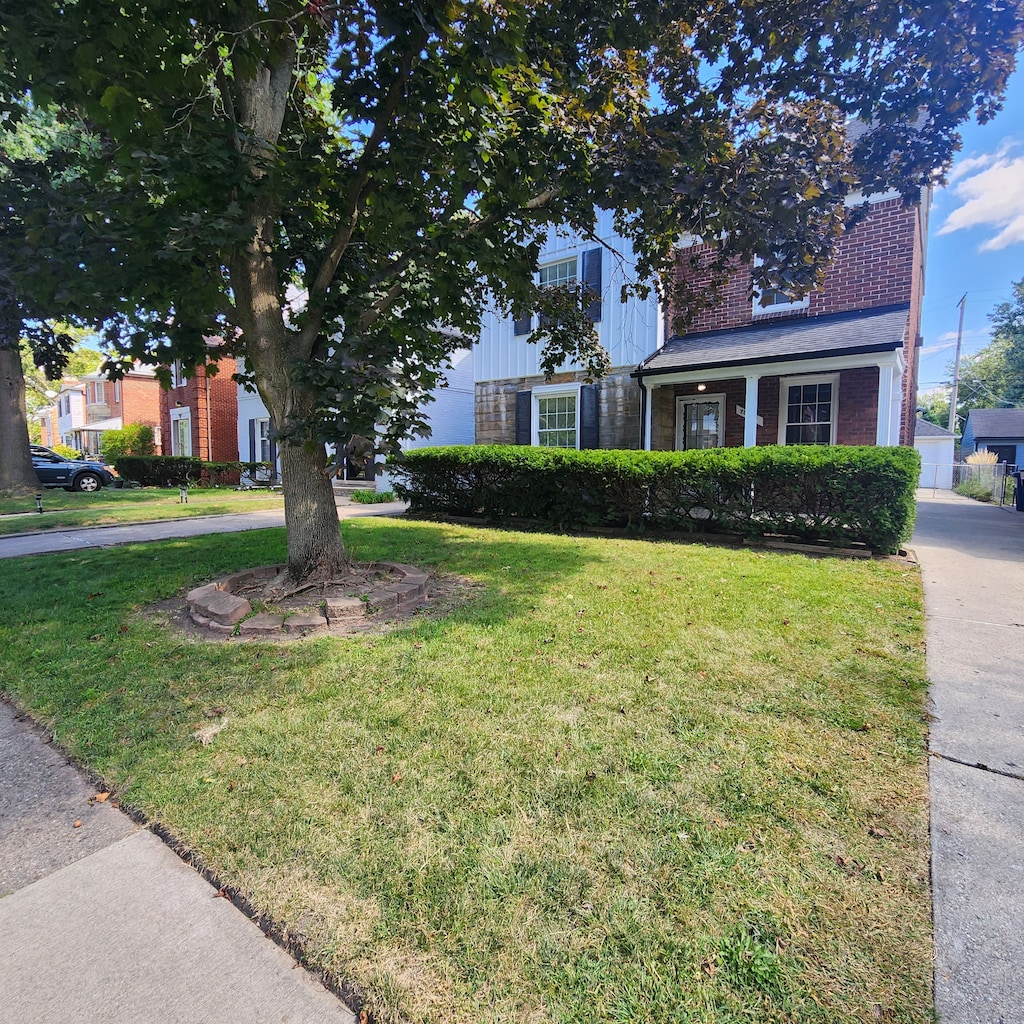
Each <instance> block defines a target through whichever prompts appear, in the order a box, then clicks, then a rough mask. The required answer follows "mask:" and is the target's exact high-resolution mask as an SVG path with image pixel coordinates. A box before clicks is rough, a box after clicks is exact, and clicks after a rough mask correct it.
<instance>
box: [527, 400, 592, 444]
mask: <svg viewBox="0 0 1024 1024" xmlns="http://www.w3.org/2000/svg"><path fill="white" fill-rule="evenodd" d="M570 396H572V397H573V398H575V400H576V423H575V425H574V430H575V433H576V444H574V445H573V446H572V447H573V448H575V449H576V450H577V451H578V450H579V447H580V385H579V384H541V385H539V386H538V387H535V388H534V389H533V395H532V404H533V408H532V409H531V416H530V435H531V436H530V444H532V445H534V446H535V447H538V448H539V447H542V446H541V443H540V403H541V401H542V400H543V399H546V398H568V397H570ZM543 447H545V448H549V447H554V446H553V445H543ZM558 447H561V445H559V446H558ZM565 450H566V451H570V450H571V449H570V448H568V446H567V447H566V449H565Z"/></svg>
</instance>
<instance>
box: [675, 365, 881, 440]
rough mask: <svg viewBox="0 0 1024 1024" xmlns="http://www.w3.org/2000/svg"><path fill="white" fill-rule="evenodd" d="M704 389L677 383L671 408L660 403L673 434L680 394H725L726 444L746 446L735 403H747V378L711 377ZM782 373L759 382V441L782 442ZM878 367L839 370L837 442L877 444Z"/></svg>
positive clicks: (692, 395)
mask: <svg viewBox="0 0 1024 1024" xmlns="http://www.w3.org/2000/svg"><path fill="white" fill-rule="evenodd" d="M706 383H707V387H706V388H705V389H704V391H703V392H700V391H698V390H697V385H696V384H676V385H675V386H674V387H673V388H672V389H668V388H666V389H665V390H671V391H672V405H671V409H670V410H669V409H668V408H667V407H666V406H665V405H664V404H663V405H661V406H659V409H660V412H661V414H662V415H665V414H667V415H669V416H670V417H671V420H672V432H671V437H672V439H673V441H672V444H674V438H675V415H676V403H675V399H676V398H679V397H683V396H685V397H694V398H698V397H700V395H701V394H705V395H721V394H724V395H725V445H726V447H727V448H733V447H735V448H740V447H742V446H743V425H744V421H743V417H742V416H740V415H739V414H738V413H737V412H736V406H743V405H744V404H745V403H746V397H747V392H746V380H745V379H743V378H732V379H724V380H709V381H707V382H706ZM781 387H782V384H781V378H780V377H762V378H761V379H760V381H758V386H757V414H758V416H760V417H761V419H762V420H763V421H764V423H763V425H762V426H759V427H758V428H757V443H758V445H766V444H778V442H779V398H780V394H781ZM877 404H878V368H877V367H874V366H865V367H858V368H857V369H853V370H843V371H842V372H841V373H840V374H839V409H838V415H837V420H836V442H837V443H838V444H874V443H875V438H876V436H877V412H876V408H877ZM661 446H665V447H669V446H670V445H669V434H668V432H663V434H662V438H661V445H659V447H661Z"/></svg>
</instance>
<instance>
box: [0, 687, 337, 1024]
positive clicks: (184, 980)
mask: <svg viewBox="0 0 1024 1024" xmlns="http://www.w3.org/2000/svg"><path fill="white" fill-rule="evenodd" d="M95 793H96V790H95V787H93V786H91V785H89V783H88V781H87V780H86V778H85V777H84V776H83V775H81V774H80V773H79V772H78V771H77V770H76V769H74V768H73V767H71V766H70V765H69V764H68V763H67V761H66V760H65V758H64V757H63V756H62V755H61V754H60V753H59V752H58V751H57V750H56V749H54V748H53V747H52V746H50V745H48V744H47V743H45V742H44V740H43V739H42V737H41V736H40V735H39V733H38V732H37V731H36V730H35V729H34V728H32V727H31V726H29V725H28V724H26V723H24V722H22V721H19V720H18V719H17V718H16V716H15V714H14V711H13V709H12V708H11V707H10V705H8V704H5V703H0V1024H63V1022H65V1021H76V1022H78V1024H139V1022H146V1024H263V1022H266V1024H271V1022H274V1024H278V1022H288V1024H353V1022H354V1020H355V1018H354V1017H353V1015H352V1013H351V1012H350V1011H349V1010H348V1009H347V1008H346V1007H345V1006H344V1005H343V1004H342V1003H341V1002H339V1000H338V999H336V998H335V997H334V996H333V995H332V994H331V993H330V992H328V991H327V990H326V989H324V987H323V986H322V985H321V984H319V983H318V982H317V981H316V979H314V978H313V977H312V976H311V975H309V974H307V973H306V971H304V970H302V969H301V968H298V966H297V965H296V963H295V962H294V961H293V960H292V959H291V957H289V956H288V955H287V954H286V953H285V952H284V951H283V950H281V949H280V948H279V947H278V946H276V945H275V944H274V943H273V942H272V941H270V940H269V939H267V938H265V937H264V935H263V933H262V932H261V931H260V929H259V928H258V927H257V926H256V925H255V924H254V923H253V922H252V921H250V920H249V919H248V918H247V917H246V916H245V915H244V914H242V912H241V911H239V910H238V909H236V908H235V907H234V906H233V905H232V904H231V903H230V901H228V900H227V899H222V898H218V897H217V892H216V890H215V889H214V888H213V887H212V886H211V885H209V884H208V883H207V882H206V881H204V880H203V878H202V877H201V876H200V875H199V874H197V873H196V872H195V871H194V870H193V869H192V868H190V867H189V866H188V865H186V864H185V863H184V862H183V861H181V860H180V859H179V858H178V857H177V856H176V855H175V854H174V853H172V852H171V851H170V850H169V849H168V848H167V847H166V846H165V845H164V844H163V843H162V842H161V841H160V840H159V839H157V837H156V836H154V835H153V834H152V833H150V832H148V831H146V830H145V829H142V828H140V827H139V826H138V825H136V824H135V823H134V822H132V821H131V820H130V819H129V818H128V817H127V816H126V815H124V814H122V813H121V811H119V810H117V809H116V808H114V807H111V806H110V802H109V801H105V802H96V801H95V799H94V797H95ZM91 798H92V799H93V802H92V803H90V799H91ZM76 822H77V823H78V826H77V827H76V824H75V823H76Z"/></svg>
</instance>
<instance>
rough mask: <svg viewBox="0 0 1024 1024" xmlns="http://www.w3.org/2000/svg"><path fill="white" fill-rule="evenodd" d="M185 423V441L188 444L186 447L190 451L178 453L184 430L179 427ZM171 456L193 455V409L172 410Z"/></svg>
mask: <svg viewBox="0 0 1024 1024" xmlns="http://www.w3.org/2000/svg"><path fill="white" fill-rule="evenodd" d="M182 420H184V421H185V430H184V439H185V441H186V442H187V443H186V445H185V447H187V448H188V451H185V452H182V451H178V449H179V448H180V447H182V445H181V440H182V428H181V427H180V426H179V424H180V423H181V421H182ZM171 454H172V455H191V454H192V410H191V409H187V408H186V409H172V410H171Z"/></svg>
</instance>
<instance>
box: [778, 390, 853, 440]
mask: <svg viewBox="0 0 1024 1024" xmlns="http://www.w3.org/2000/svg"><path fill="white" fill-rule="evenodd" d="M806 384H831V385H832V403H831V404H832V419H831V421H830V423H829V441H828V443H829V444H835V443H836V425H837V424H838V422H839V374H838V373H815V374H807V375H806V376H795V377H782V378H781V379H780V380H779V444H786V427H788V426H789V425H790V423H789V394H788V392H789V389H790V388H795V387H803V386H804V385H806ZM795 443H799V442H795Z"/></svg>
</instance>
